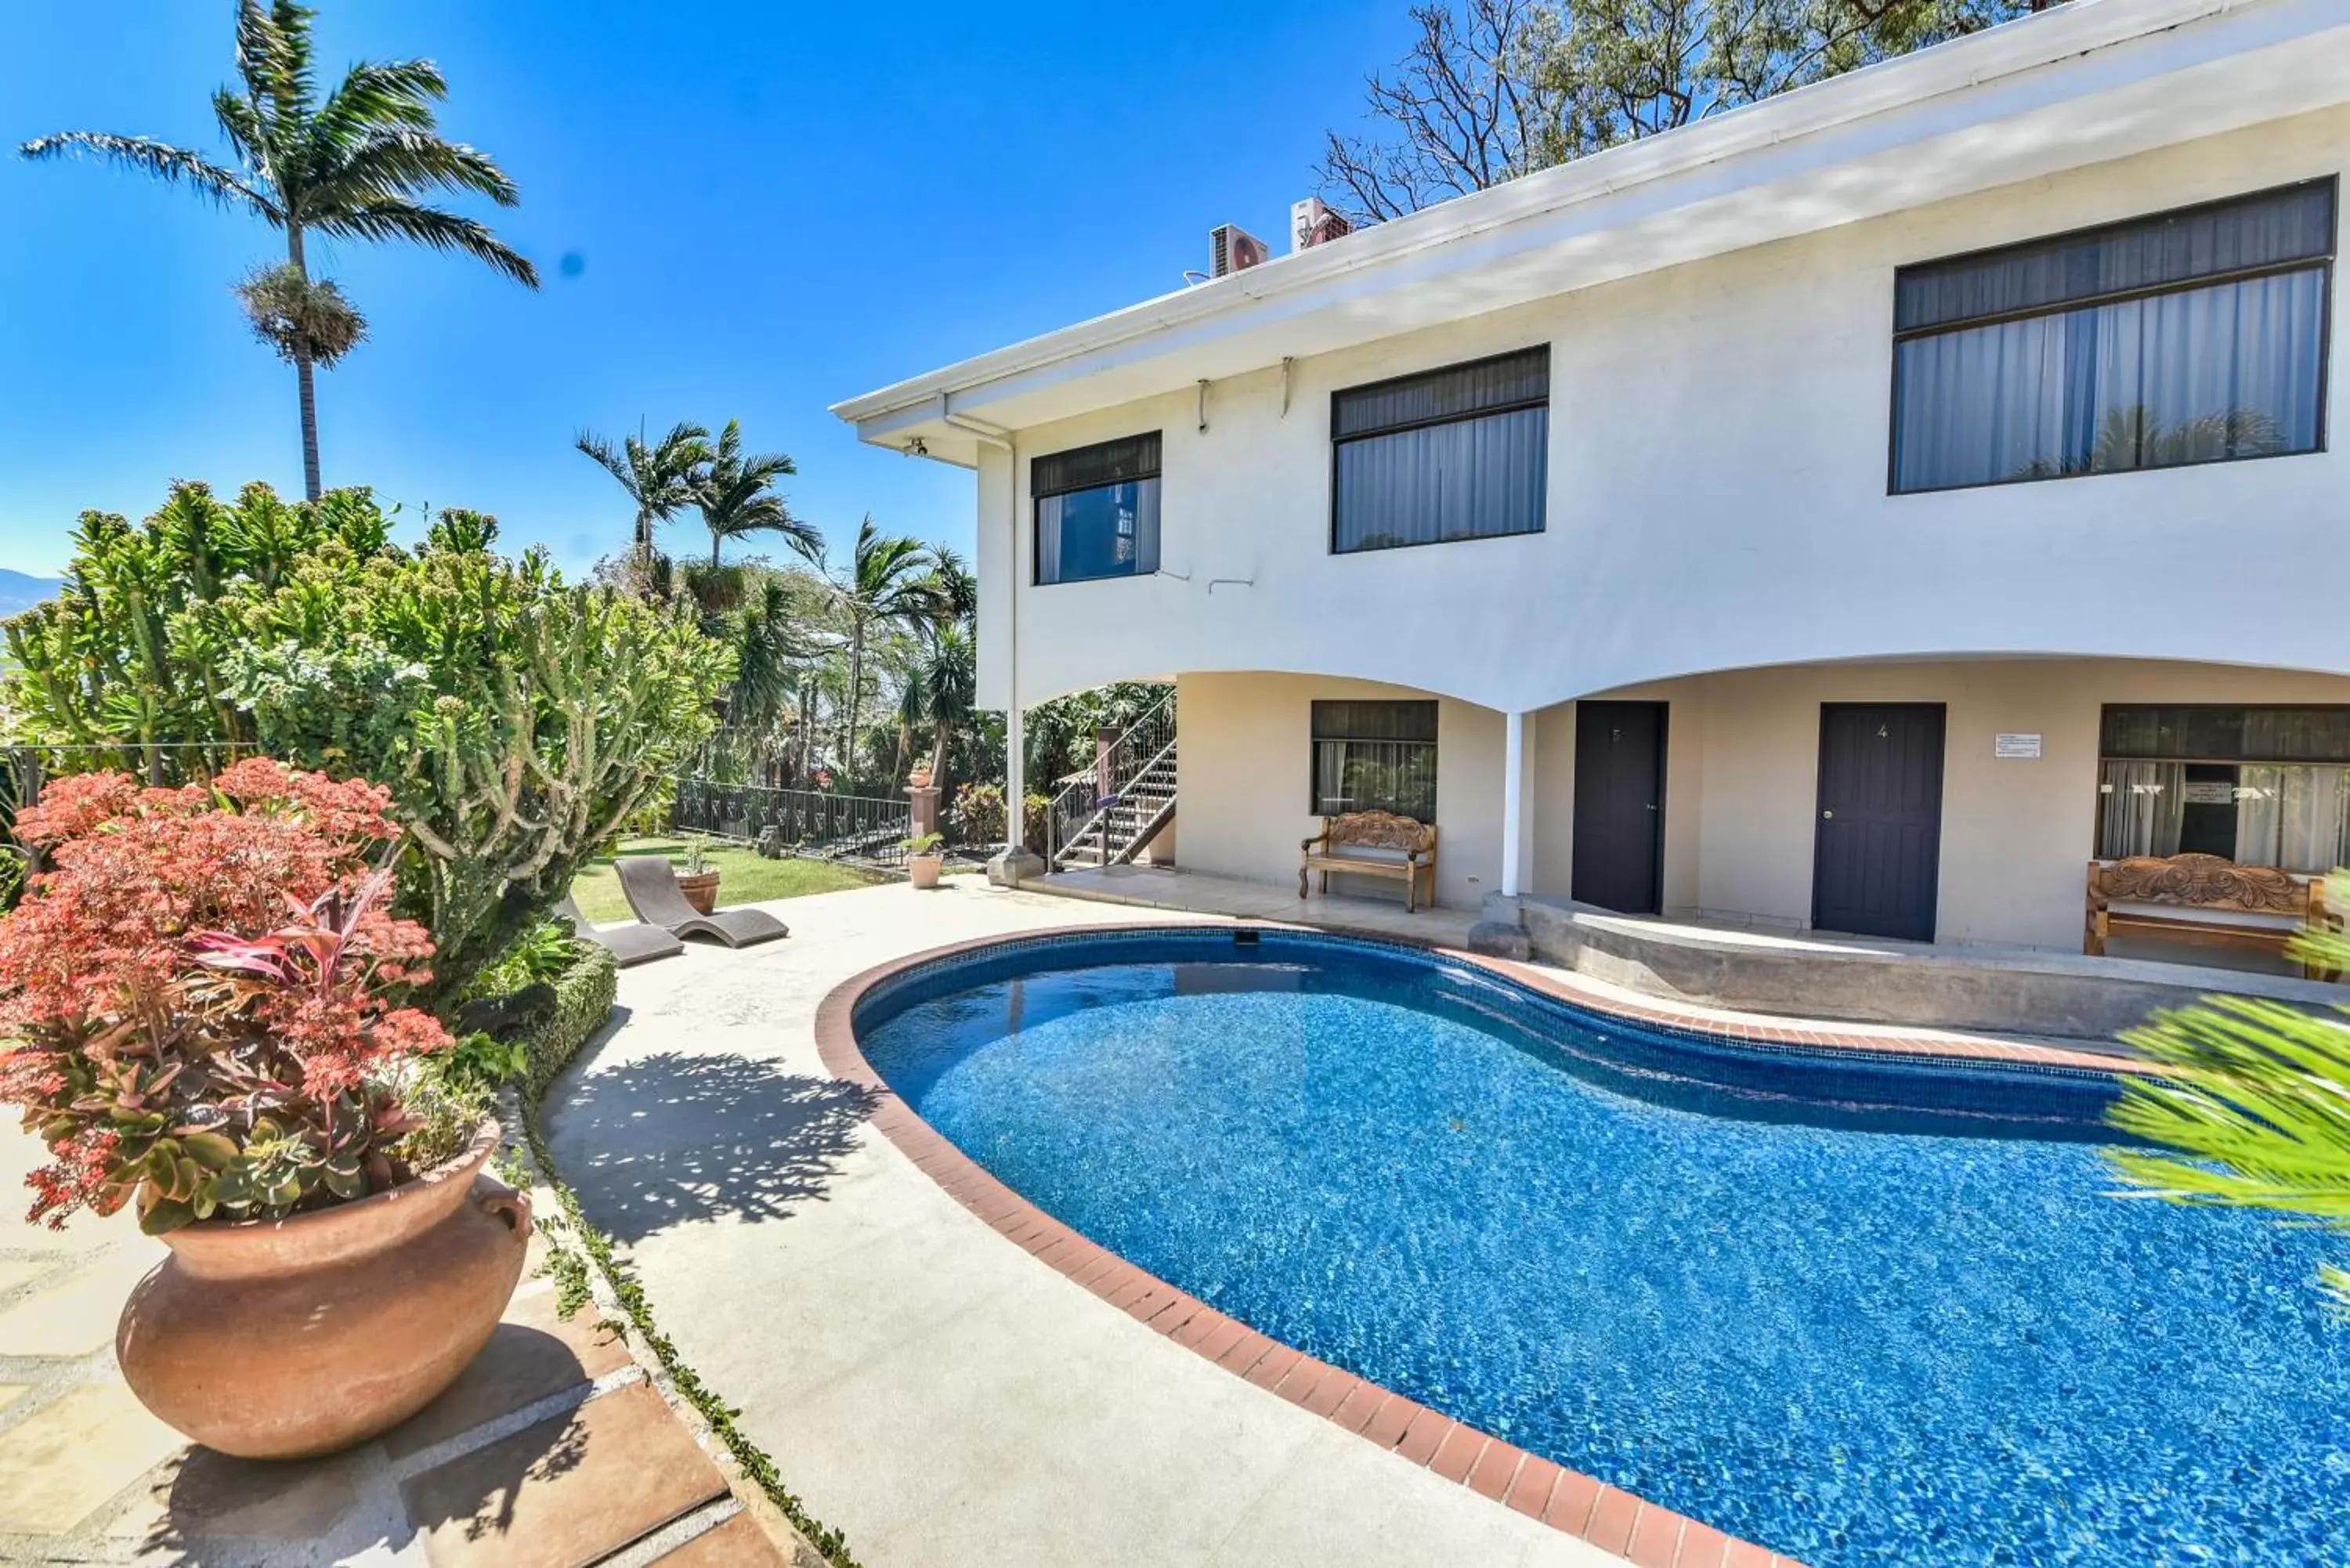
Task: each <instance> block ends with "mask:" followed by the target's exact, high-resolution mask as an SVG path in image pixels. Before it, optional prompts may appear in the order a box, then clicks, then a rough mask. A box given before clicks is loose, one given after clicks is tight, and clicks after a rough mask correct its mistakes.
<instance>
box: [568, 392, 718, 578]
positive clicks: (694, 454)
mask: <svg viewBox="0 0 2350 1568" xmlns="http://www.w3.org/2000/svg"><path fill="white" fill-rule="evenodd" d="M576 444H577V446H578V448H579V450H580V451H581V452H586V453H587V455H588V456H589V457H591V458H594V459H595V460H596V462H598V463H599V464H601V465H602V467H603V469H604V472H607V473H608V474H610V475H611V476H612V477H613V478H614V479H617V480H619V482H620V488H621V489H622V490H625V491H627V492H628V493H629V500H631V501H633V502H635V503H636V504H637V532H636V554H637V556H638V558H639V560H643V559H646V558H649V557H650V556H651V555H652V553H653V525H654V524H658V523H666V522H668V521H669V520H670V519H671V518H672V517H674V516H676V515H677V514H679V513H681V512H682V511H684V510H685V509H686V508H687V507H689V506H691V505H692V504H694V503H695V502H696V501H697V500H699V499H700V498H701V495H702V484H703V482H704V480H705V478H706V477H707V475H708V472H709V468H710V463H711V461H712V458H713V457H714V456H715V455H716V454H715V453H713V452H712V451H711V450H710V432H709V431H706V430H704V429H702V426H700V425H690V424H687V423H685V422H683V421H679V422H678V423H676V424H674V425H671V427H670V431H669V434H667V435H665V436H663V437H661V439H660V443H659V444H658V445H654V446H647V445H646V444H645V441H644V438H643V437H642V436H627V437H624V438H622V440H621V442H620V446H619V450H618V451H615V450H613V447H612V443H611V442H610V441H606V440H605V439H604V438H603V437H601V436H598V435H591V434H589V433H588V432H587V431H580V432H579V437H578V440H577V443H576Z"/></svg>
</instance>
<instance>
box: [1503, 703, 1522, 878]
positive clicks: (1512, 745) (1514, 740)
mask: <svg viewBox="0 0 2350 1568" xmlns="http://www.w3.org/2000/svg"><path fill="white" fill-rule="evenodd" d="M1503 724H1504V726H1505V727H1504V730H1503V736H1504V739H1503V745H1502V895H1503V897H1504V898H1516V897H1517V896H1518V893H1519V891H1520V889H1519V887H1518V868H1519V865H1520V863H1521V862H1522V860H1523V858H1524V852H1525V841H1526V836H1525V804H1526V716H1525V714H1524V713H1523V712H1513V713H1510V714H1508V715H1506V716H1505V717H1504V719H1503Z"/></svg>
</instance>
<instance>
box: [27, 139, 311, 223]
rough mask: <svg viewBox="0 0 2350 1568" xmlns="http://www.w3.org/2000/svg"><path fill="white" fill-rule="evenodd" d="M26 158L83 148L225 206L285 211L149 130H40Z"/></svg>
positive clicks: (272, 216)
mask: <svg viewBox="0 0 2350 1568" xmlns="http://www.w3.org/2000/svg"><path fill="white" fill-rule="evenodd" d="M17 151H20V152H22V153H23V154H24V155H25V156H26V157H27V158H35V159H40V158H70V157H75V156H78V155H81V154H88V155H90V156H93V157H98V158H103V159H106V160H107V161H109V162H113V163H118V164H120V165H121V166H122V167H123V168H125V169H135V170H137V171H140V173H142V174H151V175H153V176H154V177H155V178H156V179H158V180H161V181H162V182H164V183H165V184H167V185H185V186H186V187H188V189H190V190H191V191H193V192H196V194H198V195H199V196H203V197H206V198H208V199H210V200H212V201H213V202H218V203H220V204H221V205H222V206H224V207H240V206H241V207H245V208H249V209H251V210H252V211H253V212H255V213H259V214H261V215H262V216H263V217H265V218H266V219H268V220H269V221H270V222H272V223H276V222H280V221H282V219H283V216H284V213H283V212H282V210H281V209H280V208H279V207H278V205H277V204H276V202H272V201H271V200H270V199H269V198H268V197H267V196H265V195H264V194H262V193H261V192H259V191H257V190H255V188H254V187H253V186H251V185H249V184H247V183H246V182H244V179H243V177H241V176H239V175H238V174H236V173H234V172H233V171H229V170H226V169H224V168H222V167H221V166H220V165H219V164H217V163H214V162H213V161H211V160H210V159H208V158H206V157H205V156H204V155H203V153H201V152H191V151H188V150H187V149H186V148H184V147H174V146H172V144H171V143H170V142H168V141H157V140H154V139H153V138H152V137H147V136H109V135H108V134H107V133H106V132H104V131H98V130H67V131H61V132H59V133H58V134H57V135H55V136H36V137H35V138H34V139H33V140H30V141H27V142H26V143H25V144H24V145H23V146H22V147H21V148H19V149H18V150H17Z"/></svg>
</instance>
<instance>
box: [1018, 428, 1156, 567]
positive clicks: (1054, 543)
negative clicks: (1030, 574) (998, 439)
mask: <svg viewBox="0 0 2350 1568" xmlns="http://www.w3.org/2000/svg"><path fill="white" fill-rule="evenodd" d="M1028 493H1029V495H1030V496H1031V497H1032V499H1033V500H1034V503H1035V528H1036V581H1037V582H1038V583H1039V584H1045V583H1082V582H1091V581H1094V580H1096V579H1097V578H1101V577H1140V576H1149V575H1150V574H1151V573H1153V572H1156V571H1157V570H1158V569H1159V432H1158V431H1151V432H1150V433H1149V434H1148V435H1137V436H1127V437H1124V438H1122V439H1120V440H1118V441H1101V442H1098V443H1097V444H1096V445H1093V446H1083V447H1077V448H1076V449H1074V450H1073V451H1069V452H1054V453H1052V454H1051V455H1050V456H1047V457H1040V458H1037V459H1036V460H1035V462H1032V463H1031V464H1030V465H1029V469H1028Z"/></svg>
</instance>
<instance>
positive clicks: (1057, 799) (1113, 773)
mask: <svg viewBox="0 0 2350 1568" xmlns="http://www.w3.org/2000/svg"><path fill="white" fill-rule="evenodd" d="M1174 743H1175V691H1174V688H1172V687H1170V688H1168V691H1167V695H1166V696H1164V697H1162V698H1160V699H1159V701H1157V702H1156V703H1154V704H1152V705H1151V706H1150V707H1149V709H1146V710H1145V711H1143V712H1142V713H1141V714H1140V715H1139V716H1138V717H1136V718H1135V719H1134V720H1133V721H1131V722H1128V724H1126V725H1125V726H1124V727H1123V728H1122V729H1121V730H1120V731H1119V732H1118V735H1117V737H1116V738H1115V739H1112V740H1110V741H1109V742H1108V743H1107V744H1105V745H1100V746H1099V747H1098V749H1097V752H1096V753H1095V761H1094V766H1093V768H1092V769H1091V770H1090V771H1089V772H1087V773H1084V774H1078V775H1076V776H1074V777H1070V778H1067V779H1065V780H1063V781H1062V784H1061V788H1060V789H1059V790H1057V791H1056V792H1055V794H1054V795H1053V804H1052V805H1049V806H1047V807H1045V842H1044V843H1043V844H1042V845H1041V846H1036V847H1039V848H1041V849H1043V851H1044V852H1045V864H1046V865H1048V866H1053V867H1058V866H1059V864H1060V857H1061V853H1062V851H1064V850H1065V849H1066V848H1067V847H1068V846H1071V845H1073V844H1075V843H1076V842H1077V841H1078V840H1079V839H1080V838H1082V837H1083V836H1085V833H1086V830H1087V827H1088V826H1091V825H1092V824H1093V822H1094V820H1095V819H1096V818H1097V817H1098V816H1100V815H1101V814H1102V813H1103V812H1104V811H1105V810H1106V809H1107V808H1108V807H1109V806H1110V805H1114V804H1116V801H1117V797H1118V792H1119V791H1120V790H1123V789H1125V788H1126V787H1127V785H1128V784H1132V783H1133V782H1134V780H1135V778H1136V776H1137V775H1138V774H1140V773H1141V772H1142V770H1143V769H1144V768H1146V767H1148V766H1149V764H1150V763H1151V760H1152V759H1153V758H1155V757H1157V756H1158V755H1159V753H1161V752H1163V751H1165V750H1166V749H1167V748H1168V747H1169V746H1171V745H1173V744H1174Z"/></svg>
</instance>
